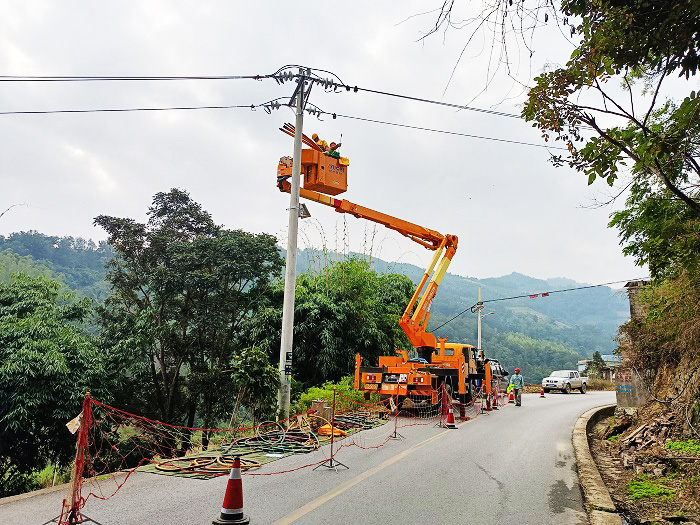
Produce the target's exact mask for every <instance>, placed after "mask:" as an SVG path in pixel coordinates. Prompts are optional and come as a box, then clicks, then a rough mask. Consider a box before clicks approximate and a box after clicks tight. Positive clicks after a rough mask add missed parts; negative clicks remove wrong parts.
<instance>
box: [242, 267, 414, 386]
mask: <svg viewBox="0 0 700 525" xmlns="http://www.w3.org/2000/svg"><path fill="white" fill-rule="evenodd" d="M283 291H284V290H283V283H281V282H280V283H278V285H277V287H276V289H275V290H274V291H273V293H272V294H271V296H270V297H269V298H268V300H267V306H266V307H265V309H264V310H263V311H261V312H260V314H259V315H257V316H256V317H254V318H252V319H251V322H250V324H249V327H248V333H249V339H250V341H251V342H252V343H253V344H254V345H256V346H259V347H260V348H263V349H265V351H266V352H267V354H268V356H269V357H270V361H271V362H273V363H275V362H277V361H278V360H279V348H280V334H281V323H282V295H283ZM412 293H413V284H412V283H411V281H410V280H409V279H408V278H406V277H404V276H401V275H391V274H389V275H380V274H376V273H375V272H373V271H372V270H371V269H370V268H369V264H368V263H367V262H365V261H361V260H358V259H350V260H348V261H344V262H338V263H335V264H332V265H331V266H330V267H328V268H327V269H326V270H325V271H323V273H320V274H316V275H311V274H302V275H300V276H299V278H298V279H297V284H296V298H295V305H294V361H293V374H294V377H295V378H296V379H297V380H298V381H301V382H302V383H304V384H305V385H307V386H308V385H318V384H320V383H322V382H323V381H328V380H338V379H340V378H341V377H342V376H344V375H346V374H348V373H350V372H351V371H352V370H353V369H354V366H355V365H354V363H355V354H357V353H359V354H360V355H362V356H363V358H364V359H366V360H367V362H370V363H371V362H375V363H376V361H377V359H378V357H379V356H380V355H393V354H394V350H395V349H396V348H402V347H403V348H406V347H407V346H408V342H407V340H406V339H405V335H404V333H403V331H402V330H401V328H400V327H399V325H398V319H399V317H401V314H402V313H403V309H404V308H405V305H406V304H408V301H409V299H410V298H411V295H412Z"/></svg>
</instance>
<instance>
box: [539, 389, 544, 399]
mask: <svg viewBox="0 0 700 525" xmlns="http://www.w3.org/2000/svg"><path fill="white" fill-rule="evenodd" d="M540 397H544V388H540Z"/></svg>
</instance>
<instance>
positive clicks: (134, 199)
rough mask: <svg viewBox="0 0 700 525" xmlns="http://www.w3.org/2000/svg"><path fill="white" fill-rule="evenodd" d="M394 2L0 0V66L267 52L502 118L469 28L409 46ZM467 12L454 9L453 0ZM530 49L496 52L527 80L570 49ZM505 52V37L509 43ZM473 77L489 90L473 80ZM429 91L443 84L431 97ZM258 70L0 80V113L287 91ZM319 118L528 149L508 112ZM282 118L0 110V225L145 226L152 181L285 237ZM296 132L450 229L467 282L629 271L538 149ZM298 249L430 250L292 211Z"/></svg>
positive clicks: (113, 70)
mask: <svg viewBox="0 0 700 525" xmlns="http://www.w3.org/2000/svg"><path fill="white" fill-rule="evenodd" d="M441 4H442V2H440V1H436V2H433V3H432V4H431V3H426V2H420V1H404V2H376V1H374V2H371V1H355V2H303V3H297V2H233V1H208V2H199V1H174V0H167V1H156V0H149V1H147V2H143V1H120V2H102V1H87V0H85V1H72V0H61V1H60V2H56V1H55V0H54V1H39V0H6V1H4V2H2V3H0V75H80V76H101V75H104V76H121V75H125V76H156V75H162V76H171V75H177V76H192V75H254V74H269V73H273V72H274V71H276V70H277V69H278V68H280V67H281V66H284V65H286V64H301V65H304V66H308V67H312V68H317V69H323V70H328V71H331V72H333V73H335V74H336V75H338V76H339V77H340V78H341V79H342V80H343V81H344V82H346V83H348V84H351V85H357V86H360V87H363V88H369V89H374V90H379V91H386V92H392V93H398V94H403V95H410V96H415V97H422V98H427V99H432V100H443V101H445V102H450V103H456V104H469V105H471V106H474V107H477V108H485V109H493V110H497V111H502V112H507V113H516V114H517V113H519V112H520V106H521V104H522V102H523V100H524V97H525V94H524V92H523V90H522V88H521V87H520V86H518V84H516V83H514V82H513V80H512V79H510V78H509V77H508V76H507V75H506V74H505V73H504V69H503V68H501V69H500V70H499V69H497V68H496V65H497V63H498V61H497V57H490V56H489V50H490V45H491V43H490V38H489V37H488V35H486V36H484V35H477V38H475V39H474V41H473V43H472V45H471V46H470V47H469V48H467V50H466V52H465V53H464V55H463V57H462V60H461V62H460V63H459V65H458V66H457V68H456V69H455V74H454V77H453V78H452V80H451V82H450V83H449V86H448V81H449V79H450V75H451V74H452V71H453V68H454V67H455V64H456V62H457V59H458V57H459V55H460V53H461V52H462V49H463V48H464V44H465V42H466V39H467V37H468V33H467V32H466V31H464V30H463V31H456V30H453V31H451V32H448V33H447V34H446V35H442V34H440V35H434V36H432V37H431V38H429V39H427V40H425V41H423V42H419V41H418V39H419V38H420V36H421V35H422V34H423V33H424V32H425V31H426V30H427V29H429V28H430V27H431V25H432V24H433V23H434V21H435V13H432V14H430V13H429V14H425V15H423V16H413V15H418V14H420V13H424V12H425V11H427V10H428V9H432V8H435V7H438V6H439V5H441ZM464 5H465V6H466V5H467V3H466V2H465V3H464ZM533 47H534V49H535V54H534V55H533V58H532V62H530V61H529V58H528V56H529V55H528V54H527V53H524V55H523V56H524V58H521V57H519V56H518V53H517V50H516V48H514V47H513V48H511V49H510V53H511V58H512V73H513V75H514V76H515V77H516V78H518V79H519V80H521V81H522V82H528V81H529V79H530V78H532V76H534V74H536V73H537V72H538V71H539V70H540V69H541V68H542V67H543V65H544V64H546V63H552V62H553V63H557V62H559V63H563V62H565V61H566V58H567V56H568V53H570V51H571V48H570V47H568V45H567V44H566V41H565V40H564V39H563V38H562V37H560V36H559V37H557V33H556V31H551V30H548V29H547V28H545V29H544V30H542V31H541V32H539V33H537V34H536V35H535V40H534V42H533ZM521 50H522V47H521ZM489 78H492V79H493V80H492V81H491V82H490V84H489V86H488V89H486V90H485V89H484V88H485V87H486V84H487V79H489ZM446 88H447V89H446ZM293 89H294V85H293V84H292V83H286V84H283V85H277V83H276V82H274V81H273V80H263V81H254V80H188V81H160V82H155V81H154V82H71V83H39V82H34V83H25V82H15V83H13V82H0V112H7V111H26V110H57V109H96V108H137V107H171V106H203V105H206V106H210V105H238V104H259V103H262V102H265V101H268V100H271V99H274V98H277V97H287V98H288V97H290V96H291V94H292V92H293ZM310 100H311V102H313V103H314V104H315V105H317V106H318V107H320V108H322V109H323V110H325V111H328V112H335V113H338V114H342V115H348V116H353V117H360V118H365V119H373V120H381V121H386V122H393V123H399V124H405V125H410V126H420V127H426V128H433V129H439V130H445V131H451V132H457V133H463V134H472V135H479V136H484V137H491V138H499V139H507V140H512V141H521V142H527V143H532V144H539V145H541V144H543V143H542V141H541V139H540V138H539V133H538V132H537V131H536V130H534V129H532V128H531V127H530V126H529V124H527V123H525V122H524V121H522V120H520V119H515V118H507V117H500V116H494V115H488V114H483V113H477V112H473V111H456V110H455V109H451V108H446V107H441V106H436V105H429V104H424V103H419V102H415V101H409V100H404V99H398V98H393V97H387V96H381V95H376V94H370V93H363V92H359V93H352V92H351V93H346V92H342V93H326V92H324V90H323V89H321V88H320V87H315V88H314V89H313V91H312V93H311V98H310ZM284 122H294V114H293V111H292V110H290V109H289V108H281V109H279V110H277V111H273V112H272V114H267V113H266V112H264V111H263V110H257V111H251V110H249V109H215V110H197V111H167V112H133V113H89V114H54V115H0V123H1V124H2V125H0V148H1V151H2V154H1V155H0V169H1V170H2V181H3V184H2V191H1V192H0V213H1V212H2V211H3V210H5V209H6V208H8V207H9V206H11V205H13V204H20V203H21V204H26V206H18V207H15V208H13V209H11V210H10V211H8V212H7V213H6V214H5V215H4V216H3V217H2V218H0V234H5V235H6V234H8V233H10V232H13V231H20V230H24V231H26V230H38V231H40V232H42V233H46V234H51V235H71V236H82V237H86V238H92V239H96V240H97V239H104V238H105V234H104V232H103V231H102V230H101V229H99V228H97V227H95V226H93V224H92V222H93V219H94V217H96V216H97V215H99V214H107V215H114V216H119V217H131V218H134V219H136V220H139V221H144V220H145V218H146V210H147V207H148V205H149V204H150V203H151V200H152V197H153V195H154V194H155V193H157V192H159V191H167V190H169V189H170V188H173V187H178V188H183V189H185V190H187V191H188V192H190V194H191V196H192V198H193V199H194V200H196V201H197V202H199V203H201V204H202V206H203V207H204V208H205V209H206V210H208V211H209V212H210V213H211V214H212V215H213V217H214V220H215V221H216V222H217V223H219V224H223V225H225V226H226V227H228V228H232V229H238V228H240V229H243V230H246V231H250V232H267V233H271V234H274V235H276V236H277V237H278V239H279V241H280V244H281V245H282V246H286V239H287V236H286V229H287V211H286V209H287V207H288V204H289V196H288V195H287V194H280V193H279V192H278V190H277V189H276V187H275V184H274V183H275V172H276V167H277V162H278V160H279V158H280V157H281V156H284V155H290V156H291V154H292V146H293V141H292V139H291V138H290V137H288V136H286V135H284V134H282V133H281V132H279V131H278V130H277V128H279V127H280V126H281V125H282V124H283V123H284ZM304 131H305V133H306V134H307V135H309V136H310V135H311V134H312V133H314V132H316V133H318V134H319V135H320V136H321V137H322V138H325V139H326V140H327V141H329V142H330V141H331V140H335V141H338V140H339V139H340V137H341V134H342V143H343V146H342V149H341V151H342V153H343V155H345V156H347V157H349V159H350V169H349V189H348V191H347V193H345V194H343V195H342V197H344V198H346V199H348V200H350V201H352V202H355V203H358V204H362V205H364V206H368V207H371V208H374V209H376V210H379V211H382V212H384V213H389V214H391V215H394V216H397V217H400V218H402V219H405V220H408V221H411V222H414V223H417V224H420V225H423V226H426V227H428V228H431V229H435V230H438V231H440V232H442V233H451V234H456V235H458V236H459V249H458V251H457V254H456V255H455V257H454V260H453V263H452V266H451V267H450V271H451V272H452V273H457V274H460V275H464V276H470V277H477V278H485V277H495V276H500V275H504V274H508V273H511V272H513V271H516V272H521V273H524V274H526V275H530V276H533V277H537V278H548V277H569V278H573V279H575V280H577V281H579V282H586V283H592V284H598V283H605V282H610V281H616V280H626V279H630V278H636V277H644V276H645V275H646V270H644V269H641V268H637V267H635V266H634V263H633V261H632V259H631V258H625V257H623V256H622V254H621V248H620V246H619V244H618V239H617V234H616V231H614V230H610V229H608V228H607V227H606V224H607V222H608V215H609V214H610V213H611V212H612V211H613V210H614V209H616V207H617V208H619V207H621V206H623V205H624V202H623V201H622V200H621V199H618V201H617V202H615V203H614V204H613V205H612V207H610V206H608V207H604V208H592V205H593V204H594V201H595V200H606V199H607V196H608V193H609V190H608V189H607V187H606V186H605V183H604V182H602V181H600V183H598V184H596V185H594V186H593V187H588V186H587V185H586V180H585V177H584V176H583V175H580V174H577V173H574V172H573V171H571V170H569V169H568V168H556V169H555V168H554V167H552V166H551V164H549V163H548V162H547V158H548V152H547V150H546V149H544V148H542V147H536V146H527V145H518V144H510V143H504V142H497V141H494V140H482V139H476V138H466V137H461V136H449V135H445V134H437V133H431V132H427V131H418V130H412V129H406V128H399V127H392V126H388V125H382V124H375V123H369V122H363V121H360V120H355V119H349V118H338V119H337V120H333V119H331V118H327V117H324V118H323V120H318V119H317V118H315V117H311V116H307V117H306V118H305V123H304ZM308 207H309V210H310V211H311V214H312V218H311V219H307V220H304V221H302V222H301V223H300V238H299V246H300V248H303V247H308V246H315V247H321V246H322V245H324V244H325V246H326V247H328V248H329V249H338V250H343V249H350V250H353V251H365V252H367V251H369V250H370V249H372V250H373V253H374V255H375V256H378V257H381V258H383V259H386V260H390V261H400V262H408V263H412V264H417V265H419V266H425V265H426V264H427V263H428V261H429V258H430V253H429V252H427V251H426V250H425V249H423V248H421V247H420V246H418V245H416V244H414V243H412V242H411V241H409V240H407V239H405V238H403V237H402V236H400V235H399V234H397V233H395V232H391V231H387V230H384V229H382V228H381V227H378V228H374V227H372V225H371V224H369V223H367V222H366V221H361V220H358V219H355V218H352V217H344V216H342V215H340V214H337V213H335V212H333V211H332V210H330V209H327V208H324V207H323V206H320V205H317V204H313V203H310V204H308Z"/></svg>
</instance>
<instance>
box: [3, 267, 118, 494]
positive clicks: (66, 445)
mask: <svg viewBox="0 0 700 525" xmlns="http://www.w3.org/2000/svg"><path fill="white" fill-rule="evenodd" d="M60 289H61V285H60V284H59V283H58V282H56V281H51V280H48V279H46V278H43V277H37V278H30V277H26V276H23V275H19V276H17V277H16V279H15V280H14V281H13V282H11V283H9V284H3V283H0V496H6V495H8V494H11V493H14V492H20V491H22V490H23V489H25V488H26V484H27V483H28V480H29V478H28V475H29V474H30V472H31V470H33V469H41V468H43V467H44V466H46V464H47V463H52V464H56V463H58V464H61V465H64V466H65V465H68V464H69V462H70V460H71V457H72V454H74V453H75V436H74V435H72V434H70V432H68V431H67V430H66V428H65V424H66V422H68V421H69V420H70V419H73V418H74V417H75V416H76V415H77V414H78V412H79V411H80V407H81V403H82V399H83V397H84V395H85V392H86V391H92V392H93V393H94V394H96V395H100V396H102V394H103V393H104V392H103V390H101V389H102V388H103V387H102V385H103V384H104V382H105V379H106V378H105V371H104V368H103V366H102V362H101V359H100V355H99V353H98V350H97V348H96V346H95V344H94V343H93V341H92V340H91V339H90V338H89V337H88V336H86V335H85V334H84V333H83V332H81V330H80V329H79V328H78V327H77V325H76V323H79V322H82V321H83V320H84V319H85V318H86V316H88V315H89V313H90V311H91V308H90V302H89V301H88V300H86V299H84V300H81V301H78V302H70V296H69V295H66V294H65V293H61V291H60Z"/></svg>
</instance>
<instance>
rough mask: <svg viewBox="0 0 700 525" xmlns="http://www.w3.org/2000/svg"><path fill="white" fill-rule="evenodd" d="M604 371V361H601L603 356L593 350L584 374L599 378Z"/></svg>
mask: <svg viewBox="0 0 700 525" xmlns="http://www.w3.org/2000/svg"><path fill="white" fill-rule="evenodd" d="M604 371H605V361H603V358H602V357H601V356H600V352H593V358H592V359H591V361H590V362H589V363H588V366H587V367H586V372H585V374H587V375H589V376H591V377H593V378H596V379H600V378H602V377H603V372H604Z"/></svg>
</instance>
